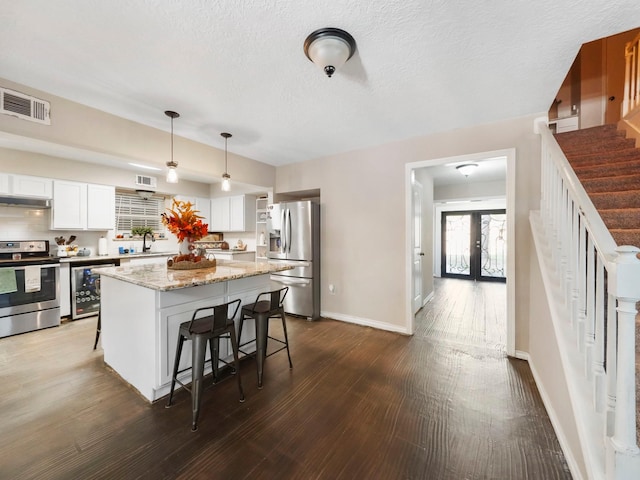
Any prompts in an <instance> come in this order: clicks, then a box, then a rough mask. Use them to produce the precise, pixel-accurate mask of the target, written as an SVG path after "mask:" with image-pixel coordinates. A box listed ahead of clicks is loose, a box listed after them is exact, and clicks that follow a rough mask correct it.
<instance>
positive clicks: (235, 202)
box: [209, 195, 256, 232]
mask: <svg viewBox="0 0 640 480" xmlns="http://www.w3.org/2000/svg"><path fill="white" fill-rule="evenodd" d="M255 211H256V204H255V197H253V196H250V195H235V196H233V197H218V198H213V199H211V223H210V226H209V230H210V231H212V232H250V231H253V230H254V229H255V228H256V224H255Z"/></svg>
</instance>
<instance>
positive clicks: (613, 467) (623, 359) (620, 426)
mask: <svg viewBox="0 0 640 480" xmlns="http://www.w3.org/2000/svg"><path fill="white" fill-rule="evenodd" d="M616 252H617V253H618V257H617V258H616V261H615V271H614V272H612V273H613V275H611V278H610V280H611V283H610V287H611V293H612V294H613V296H614V297H615V298H616V300H617V308H616V312H617V323H618V341H617V350H618V354H617V362H616V367H617V369H616V370H617V371H616V406H615V421H614V424H615V428H614V432H613V437H611V439H610V447H612V448H609V449H608V450H609V451H608V454H607V478H620V479H622V478H634V477H628V476H624V475H628V474H630V473H632V472H635V473H633V474H634V475H635V474H636V473H637V470H636V469H637V468H638V466H639V465H640V449H638V445H637V443H636V385H635V319H636V314H637V310H636V303H637V302H638V301H640V260H638V258H637V254H638V253H639V252H640V249H639V248H636V247H631V246H622V247H618V248H617V249H616ZM610 345H611V344H610ZM629 469H631V470H629Z"/></svg>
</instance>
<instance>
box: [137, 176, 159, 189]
mask: <svg viewBox="0 0 640 480" xmlns="http://www.w3.org/2000/svg"><path fill="white" fill-rule="evenodd" d="M136 185H138V186H139V187H151V188H156V187H157V186H158V180H157V179H156V177H148V176H146V175H136Z"/></svg>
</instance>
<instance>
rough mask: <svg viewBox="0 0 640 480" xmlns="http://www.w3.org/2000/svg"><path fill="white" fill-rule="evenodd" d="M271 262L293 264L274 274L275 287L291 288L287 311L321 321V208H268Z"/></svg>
mask: <svg viewBox="0 0 640 480" xmlns="http://www.w3.org/2000/svg"><path fill="white" fill-rule="evenodd" d="M267 230H268V231H269V252H268V257H269V263H285V264H287V265H292V266H293V267H294V268H293V270H285V271H283V272H278V273H277V274H274V275H271V283H272V284H273V285H274V287H278V288H279V287H283V286H287V287H289V292H288V293H287V296H286V298H285V301H284V311H285V312H287V313H291V314H293V315H300V316H303V317H306V318H307V319H308V320H317V319H318V318H320V205H319V204H317V203H315V202H312V201H309V200H305V201H299V202H286V203H275V204H272V205H269V207H268V215H267Z"/></svg>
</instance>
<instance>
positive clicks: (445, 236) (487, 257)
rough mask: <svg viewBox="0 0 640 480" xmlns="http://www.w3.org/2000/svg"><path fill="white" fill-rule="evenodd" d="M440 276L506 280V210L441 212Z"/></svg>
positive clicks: (495, 280)
mask: <svg viewBox="0 0 640 480" xmlns="http://www.w3.org/2000/svg"><path fill="white" fill-rule="evenodd" d="M441 222H442V224H441V232H442V243H441V245H442V249H441V252H442V260H441V263H440V265H441V276H443V277H450V278H463V279H466V280H481V281H494V282H506V275H507V212H506V210H504V209H503V210H475V211H462V212H442V217H441Z"/></svg>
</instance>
